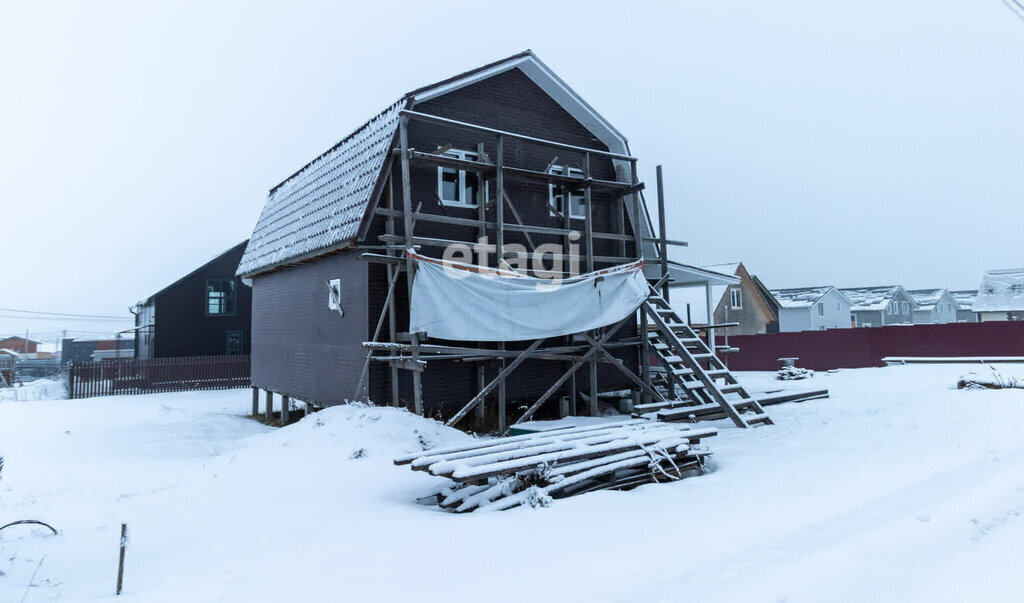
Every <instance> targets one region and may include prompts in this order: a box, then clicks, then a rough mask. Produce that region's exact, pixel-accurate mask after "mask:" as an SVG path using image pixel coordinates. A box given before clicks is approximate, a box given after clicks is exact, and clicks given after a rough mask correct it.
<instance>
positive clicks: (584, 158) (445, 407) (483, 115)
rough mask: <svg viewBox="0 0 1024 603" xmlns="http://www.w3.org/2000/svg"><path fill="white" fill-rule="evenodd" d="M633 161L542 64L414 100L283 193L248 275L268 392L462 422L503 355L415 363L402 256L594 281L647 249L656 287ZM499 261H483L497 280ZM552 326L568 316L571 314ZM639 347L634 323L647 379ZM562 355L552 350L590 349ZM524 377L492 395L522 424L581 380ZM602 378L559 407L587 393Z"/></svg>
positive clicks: (614, 384) (487, 73)
mask: <svg viewBox="0 0 1024 603" xmlns="http://www.w3.org/2000/svg"><path fill="white" fill-rule="evenodd" d="M403 149H404V152H403ZM635 161H636V160H635V158H632V157H630V156H629V148H628V146H627V142H626V139H625V138H624V137H623V136H622V134H621V133H619V132H618V131H617V130H616V129H615V128H614V127H612V126H611V124H610V123H609V122H608V121H607V120H605V119H604V118H603V117H602V116H601V115H600V114H598V113H597V112H596V111H595V110H594V109H593V108H592V107H591V106H590V105H589V104H588V103H587V102H586V101H584V100H583V99H582V98H581V97H580V96H579V95H577V94H576V93H575V92H574V91H573V90H572V89H571V88H570V87H569V86H568V85H567V84H566V83H565V82H564V81H562V80H561V78H559V77H558V76H557V75H555V73H554V72H553V71H551V70H550V69H549V68H548V67H547V66H546V65H545V64H544V63H542V62H541V61H540V60H539V59H538V58H537V57H536V56H535V55H534V54H533V53H532V52H530V51H526V52H523V53H520V54H517V55H514V56H511V57H509V58H507V59H503V60H501V61H497V62H495V63H491V64H489V65H485V66H483V67H480V68H478V69H474V70H472V71H469V72H466V73H463V74H460V75H458V76H455V77H453V78H450V79H448V80H445V81H442V82H438V83H436V84H432V85H429V86H426V87H423V88H419V89H417V90H414V91H412V92H409V93H408V94H406V95H404V96H403V97H402V98H400V99H399V100H398V101H397V102H394V103H392V104H390V105H388V106H387V107H385V108H384V110H383V111H381V112H380V113H379V114H377V115H376V116H374V117H373V118H372V119H370V120H369V121H368V122H366V123H365V124H363V125H362V126H360V127H359V128H358V129H357V130H356V131H355V132H353V133H352V134H350V135H348V136H346V137H345V138H344V139H342V140H341V141H340V142H339V143H337V144H336V145H335V146H334V147H332V148H331V149H329V150H328V151H326V152H324V153H322V154H321V155H319V156H318V157H316V158H315V159H314V160H313V161H311V162H309V163H308V164H306V165H305V166H304V167H302V168H301V169H300V170H298V171H297V172H295V173H294V174H293V175H291V176H290V177H288V178H287V179H285V181H284V182H282V183H280V184H278V185H277V186H275V187H273V188H272V189H271V190H270V192H269V194H268V196H267V199H266V203H265V205H264V208H263V211H262V213H261V214H260V217H259V219H258V221H257V222H256V226H255V228H254V230H253V234H252V237H251V239H250V241H249V244H248V246H247V247H246V250H245V254H244V255H243V257H242V259H241V262H240V264H239V267H238V275H239V276H241V277H244V278H246V279H251V282H252V288H253V289H252V290H253V331H252V383H253V385H254V386H255V387H259V388H262V389H265V390H268V391H271V392H276V393H279V394H282V395H287V396H289V397H291V398H293V399H298V400H302V401H305V402H310V403H313V404H315V405H318V406H327V405H333V404H340V403H343V402H345V401H346V400H350V399H355V398H362V397H364V394H365V397H368V398H370V399H372V400H373V401H375V402H378V403H391V404H395V405H407V406H408V407H410V408H416V409H417V410H420V409H421V408H422V411H423V412H426V413H428V414H431V415H435V416H436V415H451V412H452V411H453V410H458V409H459V407H461V406H462V405H463V404H465V403H466V402H467V401H469V400H471V399H473V398H474V396H475V395H476V394H477V393H478V392H480V390H481V388H482V383H483V382H484V381H485V380H486V381H488V382H489V381H491V380H492V379H495V376H496V375H497V373H498V372H499V371H501V370H502V368H501V367H502V366H505V362H506V361H500V360H498V358H499V357H501V356H500V354H503V353H506V352H503V351H502V350H504V349H505V348H499V347H498V344H497V343H494V342H489V341H474V342H454V343H453V342H450V341H440V342H438V340H437V339H435V338H433V337H432V338H431V339H430V340H429V341H430V343H431V344H433V343H435V342H438V343H441V344H444V345H449V346H458V349H460V350H463V349H465V348H466V346H471V347H478V346H479V349H481V350H483V351H482V352H481V354H480V356H481V357H480V358H470V359H468V360H464V359H463V358H461V357H460V358H454V359H453V358H441V359H437V358H432V359H430V360H429V362H427V364H426V365H425V366H424V365H422V364H418V362H419V361H418V359H417V357H416V356H415V354H416V353H418V352H415V351H410V348H412V349H419V348H421V347H422V345H420V344H422V343H423V341H422V339H421V338H422V336H423V333H409V332H408V329H409V312H410V305H409V297H410V291H409V286H410V283H411V282H412V280H413V279H412V276H411V275H409V274H406V273H405V272H400V271H403V270H405V269H406V268H407V267H408V265H407V262H410V263H411V261H412V260H408V259H407V258H404V256H403V250H404V249H405V245H406V244H407V243H412V244H414V245H416V246H417V247H418V248H419V250H420V253H422V254H427V255H429V256H434V257H440V256H441V255H442V252H443V250H444V249H445V248H446V247H448V246H450V245H451V244H453V243H469V244H472V243H475V242H476V241H477V240H478V238H480V237H487V240H488V241H489V242H490V244H491V245H494V246H495V247H496V248H499V249H502V250H505V251H508V250H510V249H511V248H512V247H513V246H514V245H518V246H521V247H522V248H523V249H527V250H532V249H535V248H536V247H538V246H540V245H543V244H559V245H569V246H570V249H571V245H572V244H574V243H573V242H578V244H579V245H580V249H581V250H582V251H581V252H579V253H580V254H581V255H582V259H581V262H582V264H583V265H582V266H581V269H582V271H588V270H591V269H601V268H605V267H610V266H616V265H620V264H625V263H627V262H630V261H633V260H635V259H636V258H637V256H638V249H637V247H642V253H641V254H640V255H642V256H643V257H644V259H645V260H648V262H647V263H645V265H644V269H645V272H647V273H648V274H649V277H650V278H657V275H658V274H659V273H660V272H659V265H660V264H659V257H660V253H659V251H658V250H657V249H655V246H654V243H653V242H651V241H652V240H653V237H652V234H651V233H652V231H651V227H650V219H649V218H648V216H647V210H646V207H645V206H644V205H643V202H642V199H641V198H640V196H639V194H638V190H639V188H640V187H638V186H637V180H636V175H635ZM631 168H632V169H633V170H634V171H631ZM586 183H589V184H586ZM588 212H589V213H588ZM410 227H411V228H413V230H412V231H411V232H412V234H414V237H415V238H413V239H412V240H411V241H408V240H407V238H406V236H405V233H406V232H407V229H408V228H410ZM637 231H639V233H640V234H642V235H644V239H643V240H642V241H641V243H640V245H636V241H635V237H633V233H634V232H637ZM574 236H575V237H577V238H571V237H574ZM588 245H589V248H588ZM509 253H511V252H509ZM495 255H496V254H491V255H490V256H489V257H487V258H485V259H484V260H483V261H479V260H474V262H476V263H478V264H487V265H491V266H497V260H496V257H495ZM503 255H504V254H503ZM510 257H511V256H509V255H504V258H510ZM504 258H503V261H504ZM560 259H561V258H560ZM669 271H670V273H671V274H672V275H673V278H674V280H675V283H683V282H687V283H689V282H690V281H693V282H695V283H696V282H705V281H706V280H707V275H706V274H705V273H703V272H702V271H700V270H698V269H694V268H691V267H687V266H684V265H679V264H671V265H670V266H669ZM399 274H401V277H399V276H398V275H399ZM450 303H451V305H452V308H453V309H455V308H458V307H460V304H465V303H468V302H467V301H466V300H459V299H452V300H450ZM385 309H388V311H387V312H386V313H385ZM549 311H550V312H551V313H555V314H560V313H561V314H564V315H565V316H566V317H570V316H572V314H573V312H574V308H569V307H566V308H557V307H553V308H550V309H549ZM385 316H387V319H386V320H385ZM378 325H380V326H381V327H382V328H381V330H380V331H379V332H378ZM375 334H377V335H378V337H377V340H378V341H381V342H385V343H383V344H382V345H388V346H392V347H391V348H388V349H393V350H394V353H393V354H392V355H390V356H387V357H382V358H381V361H375V362H369V361H368V360H367V349H366V348H365V347H364V346H363V342H367V341H370V340H373V339H374V335H375ZM427 335H429V333H427ZM630 337H632V338H633V339H634V340H635V339H636V337H637V331H636V325H635V324H628V325H624V326H622V327H621V329H619V331H618V332H617V333H616V334H615V337H612V338H610V340H609V346H610V349H612V350H613V353H614V354H615V355H616V357H618V358H620V359H621V361H622V362H623V366H624V367H626V368H631V369H632V370H633V371H636V369H637V364H638V362H639V360H638V358H639V354H637V350H636V348H635V346H636V344H632V345H633V346H634V347H633V349H630V348H629V347H628V344H621V343H620V342H621V341H623V340H627V339H629V338H630ZM560 340H561V341H554V342H552V341H551V340H547V341H546V342H545V345H563V346H564V345H570V344H574V343H577V344H578V343H579V342H583V339H582V338H576V339H573V337H572V336H566V337H561V338H560ZM502 345H504V344H502ZM416 346H419V347H416ZM525 347H526V346H525V344H523V345H519V344H518V343H516V344H509V346H508V350H521V349H523V348H525ZM507 353H508V354H512V352H511V351H509V352H507ZM514 353H515V354H518V353H519V352H518V351H516V352H514ZM410 354H412V355H410ZM504 357H505V358H511V356H508V355H506V356H504ZM517 366H518V365H517ZM522 366H523V369H522V370H516V371H515V372H513V373H511V374H510V375H509V377H508V380H507V381H506V382H505V384H506V386H507V387H505V386H503V387H502V388H499V389H500V391H499V390H494V391H493V394H492V395H493V396H497V398H498V407H499V408H503V404H504V403H505V397H506V396H507V398H508V399H509V401H510V402H509V404H510V405H509V408H512V401H515V400H519V401H527V400H529V401H533V400H536V399H537V397H538V396H540V395H541V394H543V393H544V392H545V391H546V390H548V389H549V388H550V387H552V384H553V383H554V382H555V381H556V380H557V379H558V377H559V376H560V375H562V373H563V372H565V370H566V368H568V367H567V366H566V365H565V363H564V362H558V361H552V360H540V359H534V358H530V359H528V360H525V362H524V363H523V365H522ZM595 366H596V367H597V369H596V370H595V371H594V373H593V375H594V377H593V378H594V379H595V380H596V381H599V383H598V384H597V387H599V388H600V389H601V390H602V391H605V390H621V389H623V388H628V387H632V386H633V383H632V382H631V381H629V380H628V379H627V378H626V377H625V376H623V374H622V372H621V371H620V370H619V369H617V368H615V367H612V366H610V365H609V364H599V365H598V364H595ZM588 370H589V369H587V368H584V369H583V370H581V371H580V372H579V374H578V377H576V378H574V379H573V381H572V382H564V385H562V386H561V387H560V388H556V390H554V391H555V392H556V393H557V395H566V394H569V393H570V392H567V390H568V389H569V388H570V386H571V385H572V384H574V383H575V382H576V379H578V380H579V381H580V383H587V381H588V376H587V375H588V374H589V373H588V372H587V371H588ZM506 390H507V391H506ZM489 391H490V390H489ZM574 403H575V402H574V401H573V402H571V404H574ZM593 404H594V407H596V401H595V402H594V403H593ZM481 408H482V406H481ZM489 408H491V409H493V408H494V407H493V406H489ZM499 415H500V418H499V425H502V421H503V420H504V415H503V414H501V412H500V411H499Z"/></svg>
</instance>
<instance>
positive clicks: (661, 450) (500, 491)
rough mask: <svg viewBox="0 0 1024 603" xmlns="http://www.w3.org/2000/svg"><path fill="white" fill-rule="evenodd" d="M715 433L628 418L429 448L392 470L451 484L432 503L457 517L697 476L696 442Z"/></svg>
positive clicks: (699, 451)
mask: <svg viewBox="0 0 1024 603" xmlns="http://www.w3.org/2000/svg"><path fill="white" fill-rule="evenodd" d="M717 433H718V432H717V430H716V429H714V428H711V427H708V428H700V429H693V428H689V427H688V426H684V425H678V424H676V425H673V424H668V423H663V422H657V421H650V420H646V419H630V420H626V421H615V422H607V423H598V424H592V425H587V426H584V427H568V428H563V429H555V430H550V431H545V432H541V433H534V434H528V435H521V436H514V437H507V438H496V439H493V440H487V441H484V442H477V443H474V444H470V445H466V446H455V447H450V448H438V449H433V450H425V451H422V452H419V453H416V454H410V455H406V456H403V457H399V458H396V459H395V464H396V465H410V467H411V468H412V469H413V470H415V471H426V472H428V473H430V474H431V475H436V476H439V477H446V478H449V479H451V480H453V482H454V483H453V484H452V485H451V486H449V487H447V488H445V489H443V490H441V491H440V492H439V493H438V494H436V495H434V496H431V497H427V499H429V500H427V502H432V503H436V504H438V505H440V506H441V507H442V508H444V509H450V510H453V511H455V512H456V513H465V512H467V511H473V510H476V509H485V510H503V509H509V508H512V507H516V506H519V505H524V504H526V505H532V506H538V505H539V506H546V505H547V504H550V501H551V500H552V499H555V498H564V497H566V496H572V495H574V494H582V493H584V492H591V491H594V490H603V489H608V488H615V489H627V488H633V487H635V486H639V485H640V484H645V483H650V482H663V481H675V480H678V479H680V478H682V477H685V476H686V475H688V474H691V473H694V472H696V473H700V472H702V471H703V469H704V459H705V457H707V456H708V455H709V454H710V452H708V451H707V450H706V449H705V448H703V447H701V446H699V443H700V441H701V440H702V439H703V438H708V437H711V436H714V435H716V434H717ZM423 500H425V499H421V501H423Z"/></svg>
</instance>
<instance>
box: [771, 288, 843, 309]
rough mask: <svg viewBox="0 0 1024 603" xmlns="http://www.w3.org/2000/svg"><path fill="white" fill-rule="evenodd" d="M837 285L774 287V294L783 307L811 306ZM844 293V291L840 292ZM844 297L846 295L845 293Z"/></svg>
mask: <svg viewBox="0 0 1024 603" xmlns="http://www.w3.org/2000/svg"><path fill="white" fill-rule="evenodd" d="M833 289H835V287H833V286H831V285H827V286H824V287H795V288H792V289H772V296H773V297H775V299H776V300H777V301H778V302H779V306H781V307H783V308H810V307H811V306H813V305H814V304H816V303H818V301H820V300H821V298H823V297H825V296H826V295H828V293H829V291H832V290H833ZM839 294H840V295H843V293H842V291H840V292H839ZM843 297H846V296H845V295H843Z"/></svg>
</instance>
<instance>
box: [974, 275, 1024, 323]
mask: <svg viewBox="0 0 1024 603" xmlns="http://www.w3.org/2000/svg"><path fill="white" fill-rule="evenodd" d="M974 311H975V312H1021V311H1024V268H1016V269H1012V270H989V271H988V272H986V273H985V276H984V277H982V279H981V287H979V288H978V297H977V298H975V300H974Z"/></svg>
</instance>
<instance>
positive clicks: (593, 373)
mask: <svg viewBox="0 0 1024 603" xmlns="http://www.w3.org/2000/svg"><path fill="white" fill-rule="evenodd" d="M587 338H588V339H589V336H587ZM589 410H590V416H592V417H596V416H597V354H594V355H593V356H591V358H590V408H589Z"/></svg>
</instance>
